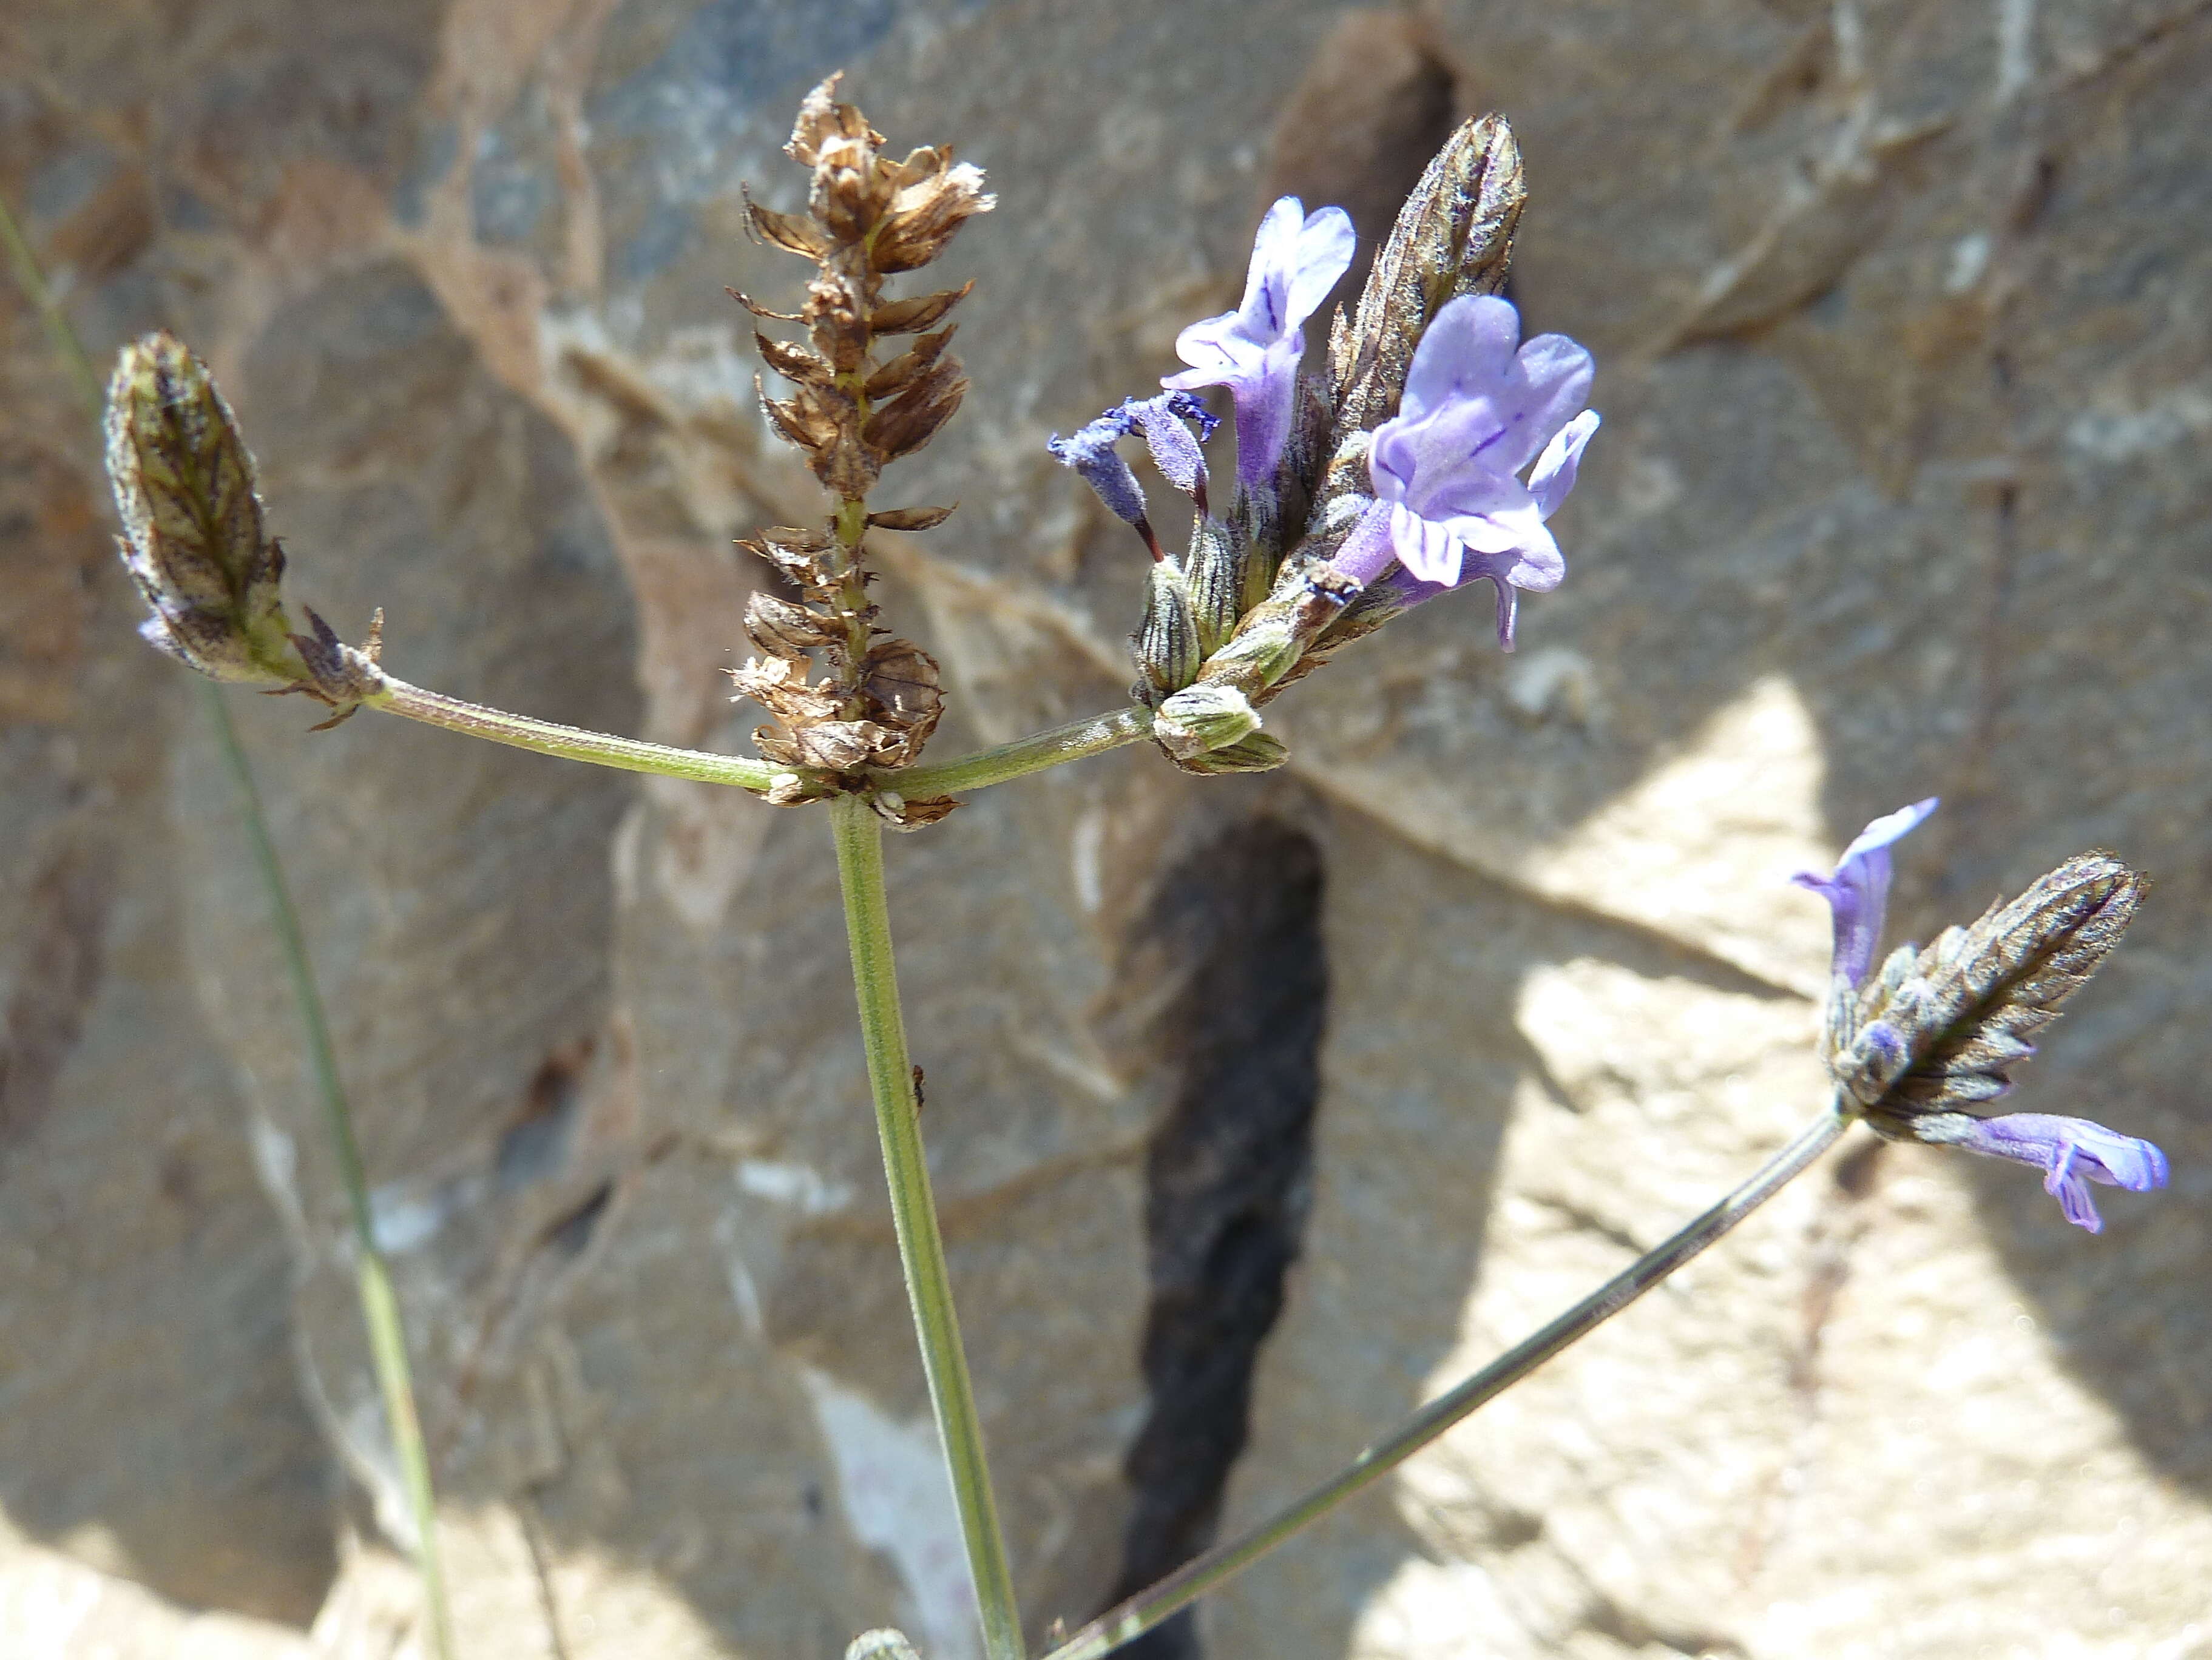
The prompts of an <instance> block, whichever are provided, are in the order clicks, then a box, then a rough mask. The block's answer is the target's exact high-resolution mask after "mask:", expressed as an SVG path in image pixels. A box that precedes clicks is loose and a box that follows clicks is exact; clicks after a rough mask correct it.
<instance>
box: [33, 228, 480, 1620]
mask: <svg viewBox="0 0 2212 1660" xmlns="http://www.w3.org/2000/svg"><path fill="white" fill-rule="evenodd" d="M0 242H5V243H6V244H7V245H8V254H9V260H10V262H11V263H12V264H13V265H14V267H15V278H16V281H17V282H19V283H21V285H22V288H23V290H24V293H25V294H27V296H28V298H29V299H30V301H31V303H32V304H33V306H36V307H37V308H38V311H39V314H40V317H41V318H43V319H44V320H45V322H46V331H47V333H48V335H49V336H51V337H52V340H53V342H54V349H55V354H56V355H58V357H59V358H60V359H61V360H62V362H63V365H64V367H65V368H66V369H67V370H68V371H69V373H70V379H71V380H72V381H73V382H74V383H75V385H76V389H77V393H78V395H79V396H80V397H82V399H83V400H84V403H85V408H86V410H87V411H88V413H89V414H90V415H91V416H92V419H93V421H94V425H95V427H97V425H98V423H99V421H100V414H101V407H102V397H103V394H102V392H101V391H100V377H99V375H98V373H95V372H94V368H93V367H92V360H91V359H90V358H89V357H88V356H87V355H86V354H85V349H84V344H83V342H82V341H80V340H79V339H78V338H77V333H76V328H75V327H74V326H73V325H72V324H70V319H69V315H68V313H67V312H64V310H63V309H62V307H61V305H60V303H59V302H58V300H56V298H55V296H54V294H53V291H52V289H51V288H49V287H48V286H47V284H46V275H45V273H44V272H42V271H41V270H40V269H39V262H38V258H37V256H36V255H35V254H34V253H33V251H32V249H31V245H30V243H29V242H28V241H27V239H25V237H24V235H23V233H22V230H21V227H19V226H18V225H17V224H16V222H15V215H14V214H13V213H12V212H10V211H9V207H8V204H7V203H6V202H5V201H4V200H0ZM202 690H203V691H204V693H205V694H206V706H207V711H208V718H209V719H210V721H211V722H212V723H213V724H214V726H215V730H216V742H217V743H218V744H219V746H220V747H221V748H222V754H223V760H224V762H225V765H226V766H228V770H229V772H230V775H231V778H232V779H233V781H234V783H235V784H236V785H237V791H238V801H239V810H240V815H241V816H242V817H243V819H244V820H245V823H246V840H247V843H248V844H249V845H251V847H252V851H253V862H254V868H255V869H256V870H257V872H258V874H259V875H260V878H261V886H262V890H263V892H264V894H265V895H266V896H267V898H268V900H269V911H270V918H271V920H272V921H273V923H274V924H275V926H276V934H277V939H278V942H279V943H280V945H281V946H282V948H283V955H284V966H285V972H286V975H287V977H288V978H289V980H290V982H291V986H292V1002H293V1007H294V1009H295V1011H296V1013H297V1014H298V1015H299V1020H300V1027H301V1035H302V1038H303V1039H304V1040H305V1042H306V1045H307V1058H308V1063H309V1068H310V1069H311V1070H312V1071H313V1074H314V1078H315V1088H316V1094H317V1095H318V1097H319V1099H320V1100H321V1102H322V1106H323V1116H324V1118H325V1122H326V1124H327V1126H328V1128H329V1130H330V1134H331V1148H332V1150H333V1151H334V1152H335V1153H336V1154H337V1161H338V1171H339V1176H340V1179H341V1180H342V1181H343V1184H344V1185H345V1190H346V1198H347V1202H348V1203H349V1207H350V1209H351V1210H352V1213H353V1225H354V1239H355V1253H356V1269H357V1273H358V1277H359V1281H360V1292H361V1311H362V1319H363V1321H364V1322H365V1323H366V1324H367V1325H368V1347H369V1354H370V1356H371V1358H372V1361H373V1364H374V1367H375V1370H376V1381H377V1387H378V1389H379V1390H380V1393H381V1394H382V1396H383V1397H384V1410H385V1415H386V1418H387V1419H388V1420H389V1421H390V1423H391V1426H392V1445H393V1447H394V1449H395V1450H396V1451H397V1453H398V1458H399V1469H400V1477H401V1480H402V1481H403V1482H404V1484H405V1487H406V1488H407V1500H408V1506H409V1508H410V1510H411V1511H412V1512H413V1515H414V1521H415V1531H416V1566H417V1568H418V1569H419V1571H420V1572H421V1573H422V1598H423V1602H424V1605H425V1609H426V1612H427V1615H428V1621H429V1624H430V1635H431V1642H432V1645H433V1647H434V1649H435V1652H436V1653H437V1655H438V1657H439V1660H453V1652H454V1651H453V1622H452V1620H451V1619H450V1617H449V1616H448V1615H447V1607H446V1585H445V1576H444V1573H443V1572H442V1571H441V1568H440V1566H439V1560H438V1540H437V1520H438V1504H437V1496H436V1494H435V1492H434V1491H433V1490H432V1487H431V1484H430V1460H429V1454H428V1449H427V1448H426V1447H425V1445H424V1444H423V1439H422V1421H421V1418H420V1417H419V1415H417V1414H416V1409H415V1386H414V1381H413V1378H412V1374H411V1372H410V1369H409V1366H408V1361H407V1341H406V1336H405V1332H404V1329H403V1328H402V1326H401V1324H400V1319H399V1301H398V1296H397V1295H396V1294H395V1293H394V1292H393V1290H392V1275H391V1274H390V1272H389V1271H388V1270H387V1269H386V1266H385V1262H384V1257H383V1255H382V1253H381V1252H380V1251H378V1250H377V1248H376V1234H375V1230H374V1227H373V1225H372V1221H371V1215H370V1211H369V1204H368V1178H367V1176H366V1174H365V1173H364V1172H363V1169H362V1160H361V1147H360V1143H359V1142H358V1141H356V1138H355V1136H354V1129H353V1114H352V1112H351V1111H350V1110H349V1107H348V1106H347V1105H346V1097H345V1089H344V1086H343V1083H342V1082H341V1081H340V1079H339V1077H338V1069H337V1056H336V1054H335V1053H334V1051H332V1049H331V1036H330V1025H329V1022H328V1021H327V1020H325V1017H324V1014H323V999H322V993H321V991H320V990H319V988H318V986H317V985H316V983H315V973H314V968H313V964H311V963H310V962H309V961H308V959H307V943H306V941H305V940H304V939H303V938H302V937H301V933H300V919H299V914H298V912H296V911H295V910H294V909H293V906H292V897H291V894H290V891H289V888H287V887H286V886H285V882H284V868H283V863H281V862H280V861H279V859H278V858H277V856H276V843H275V841H274V840H273V839H271V838H270V834H269V821H268V818H267V815H265V814H264V812H263V811H262V808H261V793H260V791H258V790H257V789H256V788H255V787H254V783H253V772H252V767H251V766H250V765H249V764H248V762H247V760H246V748H245V746H244V745H243V744H242V743H240V742H239V737H238V729H237V727H236V725H235V724H234V723H233V722H232V720H231V718H230V709H229V707H228V705H226V704H225V703H224V702H223V700H222V692H221V691H220V690H218V689H217V688H216V687H215V686H214V685H213V684H211V683H207V682H203V684H202Z"/></svg>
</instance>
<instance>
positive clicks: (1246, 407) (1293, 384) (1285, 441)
mask: <svg viewBox="0 0 2212 1660" xmlns="http://www.w3.org/2000/svg"><path fill="white" fill-rule="evenodd" d="M1305 346H1306V342H1305V336H1304V335H1302V334H1300V333H1299V332H1297V330H1291V332H1290V333H1289V334H1287V335H1285V336H1283V337H1282V338H1281V339H1280V340H1279V341H1277V342H1275V343H1274V344H1273V345H1272V346H1270V347H1268V348H1267V353H1266V354H1265V356H1264V357H1262V359H1261V364H1260V372H1259V373H1257V374H1255V375H1251V376H1249V377H1246V378H1244V379H1238V380H1234V381H1231V382H1230V383H1229V395H1230V397H1231V398H1233V399H1235V400H1236V405H1237V482H1238V483H1240V484H1243V485H1248V486H1249V485H1257V484H1265V483H1266V482H1267V481H1268V480H1270V479H1272V478H1273V477H1274V476H1275V465H1276V463H1278V462H1279V461H1281V460H1282V458H1283V451H1284V449H1285V447H1286V446H1287V445H1289V443H1290V441H1291V415H1292V414H1293V413H1294V412H1295V411H1296V409H1297V395H1298V359H1299V357H1300V356H1301V355H1302V354H1304V351H1305Z"/></svg>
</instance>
